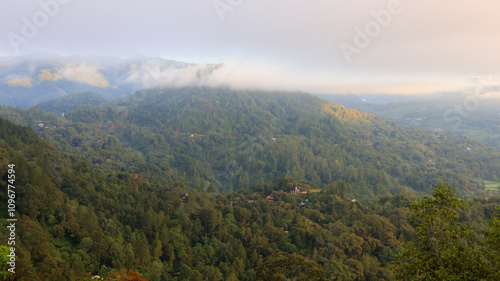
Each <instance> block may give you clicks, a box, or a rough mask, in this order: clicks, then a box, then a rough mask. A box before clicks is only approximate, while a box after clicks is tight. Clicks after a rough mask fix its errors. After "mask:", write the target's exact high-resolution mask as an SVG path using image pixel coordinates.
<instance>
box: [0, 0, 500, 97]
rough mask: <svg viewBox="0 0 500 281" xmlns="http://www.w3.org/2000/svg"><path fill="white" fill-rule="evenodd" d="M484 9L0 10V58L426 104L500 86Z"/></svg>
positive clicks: (163, 1) (97, 4)
mask: <svg viewBox="0 0 500 281" xmlns="http://www.w3.org/2000/svg"><path fill="white" fill-rule="evenodd" d="M499 8H500V2H498V1H494V0H484V1H470V0H420V1H415V0H413V1H412V0H355V1H345V0H314V1H303V0H302V1H299V0H251V1H250V0H182V1H181V0H178V1H173V0H147V1H138V0H106V1H102V0H101V1H97V0H85V1H77V0H23V1H11V0H0V19H1V24H0V56H14V55H23V54H28V53H32V52H48V53H55V54H61V55H73V54H81V55H118V56H120V57H122V58H127V57H131V56H134V55H144V56H158V57H162V58H166V59H174V60H179V61H186V62H194V63H224V64H225V71H224V72H223V73H224V75H223V77H222V78H221V79H230V80H231V81H232V83H234V84H237V85H240V86H242V87H244V85H255V84H262V85H265V87H269V88H283V89H287V90H300V91H307V92H316V93H323V94H344V93H387V94H417V95H423V94H429V93H435V92H442V91H460V90H465V89H470V88H473V87H474V86H475V84H477V83H478V82H477V81H478V77H479V79H481V77H490V80H491V77H493V79H494V81H496V80H495V77H499V78H500V76H499V74H500V71H499V70H498V66H499V65H500V36H499V35H500V21H498V20H497V18H498V10H499Z"/></svg>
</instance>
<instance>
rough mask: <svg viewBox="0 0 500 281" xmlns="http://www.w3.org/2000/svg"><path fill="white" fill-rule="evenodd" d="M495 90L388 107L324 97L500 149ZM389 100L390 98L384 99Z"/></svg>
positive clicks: (401, 101) (499, 100) (498, 105)
mask: <svg viewBox="0 0 500 281" xmlns="http://www.w3.org/2000/svg"><path fill="white" fill-rule="evenodd" d="M497 89H498V87H488V88H484V89H479V90H478V91H477V92H476V91H474V90H471V91H469V92H458V93H457V92H453V93H442V94H440V95H436V96H429V97H424V98H418V97H414V99H413V100H409V101H405V100H404V99H405V98H406V99H410V98H411V97H400V98H398V97H393V99H392V100H391V102H389V103H381V102H377V101H380V100H377V99H376V98H375V97H374V98H373V99H370V98H368V97H367V98H366V100H365V101H363V100H362V99H361V98H360V97H359V96H354V95H350V96H342V95H340V96H325V98H326V99H328V100H331V101H333V102H337V103H339V104H342V105H345V106H347V107H349V108H352V109H356V110H360V111H363V112H370V113H373V114H376V115H377V116H379V117H381V118H383V119H386V120H391V121H395V122H397V123H399V124H401V125H404V126H411V127H420V128H424V129H427V130H429V131H433V132H446V133H449V134H454V135H458V136H466V137H469V138H471V139H476V140H479V141H482V142H485V143H488V144H489V145H492V146H495V147H497V148H500V96H499V95H498V91H497ZM388 98H390V97H388Z"/></svg>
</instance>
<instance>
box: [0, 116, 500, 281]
mask: <svg viewBox="0 0 500 281" xmlns="http://www.w3.org/2000/svg"><path fill="white" fill-rule="evenodd" d="M0 149H1V153H0V155H1V159H0V162H1V163H0V167H1V170H0V173H1V179H2V181H1V184H2V188H3V189H4V190H5V187H6V185H7V174H8V173H7V169H8V167H7V164H12V163H13V164H15V175H16V186H17V187H16V191H17V205H18V211H17V216H16V218H17V219H18V240H17V242H18V244H16V247H17V248H16V254H17V256H18V259H17V261H18V262H17V266H16V275H15V276H17V277H16V278H17V279H15V280H20V278H21V277H22V278H24V280H90V278H91V276H93V275H96V274H99V275H100V276H102V277H103V278H106V279H107V280H131V279H125V278H126V277H124V276H125V275H128V276H129V277H128V278H131V277H130V276H134V275H136V276H139V274H140V275H142V278H144V279H146V278H149V277H150V278H151V280H281V279H282V278H290V279H293V278H296V280H388V279H389V278H390V277H391V274H392V273H393V269H392V267H391V266H390V262H391V261H393V260H394V255H395V254H396V253H397V252H398V251H399V248H400V246H401V243H402V242H403V241H409V240H411V239H413V238H414V237H416V235H417V234H416V232H415V230H414V228H413V226H412V225H411V224H410V222H409V215H410V203H411V202H412V201H414V200H416V198H409V197H407V196H405V195H404V194H401V193H400V194H397V195H395V196H391V195H385V196H377V197H375V198H374V199H373V203H370V204H363V203H360V202H357V201H356V202H353V201H352V200H345V199H344V198H343V192H344V190H345V188H346V183H345V182H343V181H337V182H334V183H331V184H330V185H329V186H328V187H327V188H325V189H324V190H322V191H321V192H318V193H313V192H309V193H306V194H290V193H289V192H288V190H289V189H291V188H293V186H296V185H300V184H301V183H300V181H296V180H294V179H293V178H290V177H287V176H282V177H278V178H276V179H275V180H274V181H272V182H266V183H263V184H260V185H257V186H254V187H251V188H245V189H242V190H240V191H239V192H236V193H234V192H233V193H228V194H216V193H209V192H205V191H203V190H199V191H188V190H187V189H186V187H185V186H184V185H183V184H182V183H181V182H169V181H168V179H162V180H155V181H148V180H147V179H144V178H136V177H135V176H134V175H133V174H130V173H127V172H120V171H116V172H109V173H108V172H105V171H103V170H102V169H101V168H99V167H97V166H94V165H91V163H90V162H89V161H88V160H87V159H85V158H84V157H82V156H77V155H69V154H64V153H61V152H58V151H57V150H56V149H54V148H53V147H52V145H51V144H50V143H48V142H47V141H45V140H42V139H40V138H39V137H38V136H37V135H36V134H35V133H34V132H33V131H32V130H31V129H30V128H26V127H21V126H18V125H14V124H12V123H11V122H9V121H6V120H4V119H1V118H0ZM266 196H272V197H273V198H272V200H271V199H270V198H268V199H266V198H265V197H266ZM0 202H2V203H1V204H2V205H1V207H0V208H2V209H4V210H5V209H6V206H5V202H7V200H6V194H5V193H2V194H1V201H0ZM467 202H468V203H469V204H470V207H469V208H468V209H467V210H465V211H462V212H461V219H462V221H464V222H466V223H468V224H469V225H471V226H472V229H473V231H474V232H476V233H477V234H478V235H479V236H478V237H477V240H475V241H482V240H483V239H484V236H482V234H481V229H486V228H487V227H488V224H487V222H486V219H492V218H493V217H492V214H493V212H494V211H495V210H496V209H497V208H498V206H499V204H500V198H499V197H495V196H493V197H490V198H489V200H484V199H482V198H474V199H469V200H467ZM5 216H6V212H2V220H1V221H2V224H5V223H6V220H5V219H6V217H5ZM2 235H3V239H2V240H4V239H6V237H5V234H3V232H2ZM2 245H5V244H3V243H2ZM119 276H122V277H119ZM137 278H138V279H133V280H142V278H141V277H137ZM280 278H281V279H280Z"/></svg>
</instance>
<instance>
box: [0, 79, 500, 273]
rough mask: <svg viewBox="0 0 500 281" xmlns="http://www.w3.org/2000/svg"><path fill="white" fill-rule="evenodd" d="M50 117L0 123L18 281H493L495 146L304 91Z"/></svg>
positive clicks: (15, 115) (95, 106)
mask: <svg viewBox="0 0 500 281" xmlns="http://www.w3.org/2000/svg"><path fill="white" fill-rule="evenodd" d="M86 97H89V99H88V100H87V98H86ZM87 101H89V102H87ZM41 106H43V107H44V108H45V109H48V110H53V111H54V112H56V113H51V112H46V111H45V110H43V109H42V108H41V107H34V108H29V109H20V108H13V107H1V108H0V116H1V117H5V118H7V119H9V120H11V121H12V122H11V121H8V120H6V119H4V118H0V176H1V185H2V190H7V185H8V184H9V179H10V177H9V175H11V174H12V173H13V172H12V171H9V170H14V171H15V173H14V174H15V184H16V204H17V212H16V218H17V219H18V222H17V227H16V229H17V235H18V239H17V241H16V256H17V262H16V273H15V274H14V275H9V274H8V273H7V272H6V271H5V270H6V267H5V268H2V270H3V271H2V273H1V274H4V276H6V278H10V280H95V279H97V277H96V276H97V275H99V276H100V277H99V278H101V279H104V280H148V279H149V280H389V279H391V278H394V279H402V280H404V279H405V278H417V279H418V278H423V279H425V278H434V279H436V278H437V279H439V278H440V280H453V279H454V278H455V280H456V278H457V276H458V275H457V274H458V273H457V270H456V268H457V264H458V265H463V264H465V263H464V260H467V259H468V258H470V260H471V261H474V263H473V265H474V267H471V268H467V270H466V273H464V274H469V275H467V276H468V277H470V276H478V275H477V272H478V270H479V271H481V272H482V273H481V274H482V275H481V278H483V279H484V280H495V278H496V277H498V276H496V275H495V273H496V272H498V265H499V261H498V258H495V257H498V256H499V255H498V253H499V251H500V247H499V245H500V243H499V242H498V241H499V237H500V217H499V216H498V213H496V212H497V211H498V210H499V206H500V197H499V196H497V195H495V194H493V192H492V191H491V190H489V189H487V187H486V185H485V184H484V181H485V180H489V181H497V180H498V177H499V176H500V174H499V172H500V162H499V160H498V159H500V157H499V156H500V154H499V152H498V150H496V149H495V148H492V147H489V146H486V145H483V144H480V143H478V142H475V141H472V140H470V139H466V138H459V137H453V136H448V135H441V134H440V135H432V134H429V133H427V132H425V131H423V130H420V129H412V128H405V127H401V126H399V125H397V124H396V123H394V122H386V121H383V120H381V119H379V118H377V117H375V116H374V115H371V114H366V113H360V112H357V111H354V110H349V109H346V108H345V107H342V106H338V105H336V104H333V103H330V102H327V101H324V100H321V99H319V98H315V97H313V96H310V95H305V94H301V93H272V94H270V93H265V92H245V91H230V90H226V89H204V88H187V89H171V90H164V91H160V90H157V91H143V92H138V93H136V94H133V95H130V96H128V97H126V98H123V99H119V100H114V101H108V102H103V101H102V100H99V99H95V96H94V95H92V94H78V95H75V96H72V97H71V96H70V97H66V98H65V100H59V101H57V102H52V103H51V102H49V103H45V104H43V105H41ZM13 122H14V123H17V124H14V123H13ZM9 164H14V165H15V167H14V169H9V168H10V167H9V166H8V165H9ZM438 182H448V183H451V184H452V186H453V187H454V188H455V189H456V193H455V191H453V190H452V189H451V188H450V187H449V185H447V184H443V185H441V184H438V185H437V187H436V183H438ZM291 191H297V192H291ZM420 195H429V196H432V197H425V198H424V199H421V196H420ZM8 199H9V197H8V194H7V193H6V192H3V193H1V195H0V202H1V204H0V208H1V209H2V210H7V202H8ZM465 204H467V206H466V205H465ZM1 214H2V216H1V218H2V220H1V221H2V227H3V229H6V227H7V220H6V219H7V215H8V214H7V212H1ZM435 220H437V221H435ZM429 221H431V222H434V221H435V222H436V223H430V224H429V223H428V222H429ZM441 222H442V223H441ZM429 225H430V226H429ZM436 226H440V228H439V229H438V230H439V231H441V232H437V231H436V230H435V229H432V228H430V227H436ZM461 230H464V231H461ZM465 230H467V231H466V232H465ZM435 233H443V235H436V236H433V235H435ZM1 235H2V236H1V240H2V243H1V245H7V243H5V241H7V238H8V237H7V235H8V233H7V232H6V231H4V232H2V233H1ZM429 235H431V237H430V238H429ZM445 238H446V239H445ZM436 240H437V241H439V242H440V243H438V244H436V243H434V242H432V241H436ZM429 241H431V242H432V243H434V244H432V243H430V244H429ZM427 244H429V245H431V247H427V246H426V245H427ZM435 245H438V246H439V247H441V248H439V249H445V248H446V249H450V250H449V251H447V252H446V254H447V255H448V256H444V258H443V257H441V256H439V255H438V256H437V257H436V258H434V257H435V256H436V247H435ZM454 245H458V246H456V247H454ZM452 246H453V247H452ZM464 249H465V250H464ZM0 251H1V252H2V253H5V252H7V251H8V248H7V247H6V246H1V247H0ZM433 251H434V252H433ZM457 253H458V254H457ZM461 253H462V254H461ZM463 253H467V254H466V255H463ZM432 255H434V256H432ZM4 257H5V255H2V258H4ZM428 257H433V259H430V261H429V262H422V261H423V260H428V259H426V258H428ZM447 257H448V258H449V259H451V260H457V263H455V264H451V265H450V264H447V263H445V262H444V263H443V260H445V261H446V258H447ZM407 258H409V259H407ZM0 261H1V262H3V263H2V264H3V265H5V264H6V263H5V260H0ZM460 262H462V263H460ZM434 269H435V270H434ZM429 271H432V272H438V273H439V274H440V275H439V276H437V277H436V276H434V275H432V274H434V273H432V272H430V273H429ZM464 276H465V275H464ZM467 276H466V277H464V278H468V277H467ZM92 278H94V279H92ZM464 278H462V280H467V279H464Z"/></svg>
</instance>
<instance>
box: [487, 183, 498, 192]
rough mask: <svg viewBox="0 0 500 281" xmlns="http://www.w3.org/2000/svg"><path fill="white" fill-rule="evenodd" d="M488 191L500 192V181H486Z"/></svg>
mask: <svg viewBox="0 0 500 281" xmlns="http://www.w3.org/2000/svg"><path fill="white" fill-rule="evenodd" d="M484 185H485V187H486V191H488V192H491V193H500V182H494V181H484Z"/></svg>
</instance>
